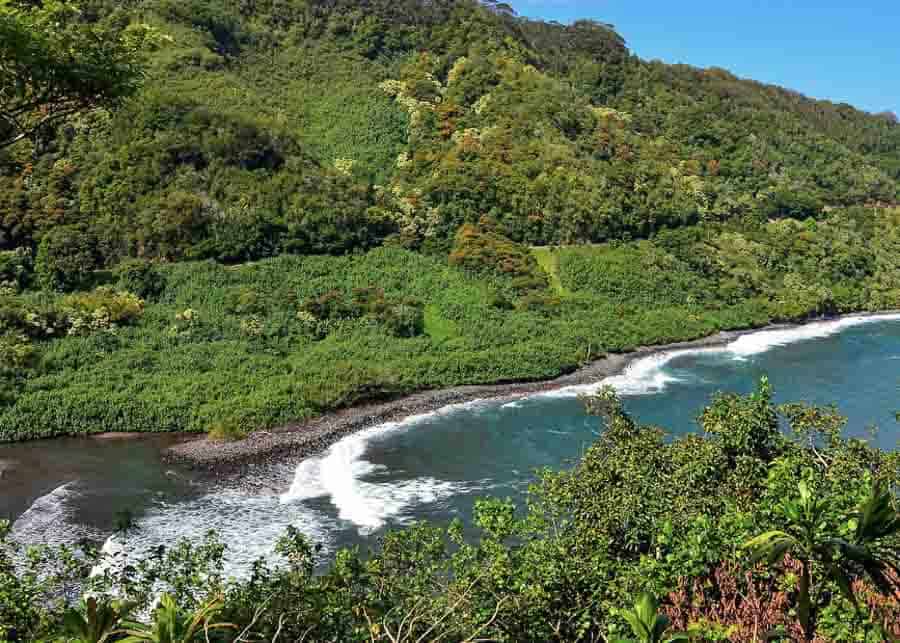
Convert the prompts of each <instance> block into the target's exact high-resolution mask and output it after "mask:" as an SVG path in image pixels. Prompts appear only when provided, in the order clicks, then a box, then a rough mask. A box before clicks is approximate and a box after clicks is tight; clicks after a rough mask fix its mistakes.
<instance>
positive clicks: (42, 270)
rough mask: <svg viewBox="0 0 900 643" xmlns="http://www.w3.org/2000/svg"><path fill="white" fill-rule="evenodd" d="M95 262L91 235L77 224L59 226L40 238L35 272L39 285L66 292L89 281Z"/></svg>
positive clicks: (95, 254) (95, 257)
mask: <svg viewBox="0 0 900 643" xmlns="http://www.w3.org/2000/svg"><path fill="white" fill-rule="evenodd" d="M98 264H99V256H98V252H97V239H96V237H95V236H94V234H93V233H91V232H89V231H88V230H86V229H85V228H82V227H78V226H60V227H57V228H53V229H51V230H49V231H48V232H47V233H46V234H45V235H44V236H43V238H42V239H41V243H40V245H39V246H38V253H37V259H36V261H35V272H36V273H37V278H38V283H39V284H40V285H41V287H42V288H44V289H46V290H59V291H63V292H69V291H72V290H76V289H78V288H82V287H84V286H85V285H87V284H89V283H90V282H91V281H92V279H93V275H92V272H93V271H94V270H95V269H96V268H97V267H98Z"/></svg>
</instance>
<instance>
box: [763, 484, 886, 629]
mask: <svg viewBox="0 0 900 643" xmlns="http://www.w3.org/2000/svg"><path fill="white" fill-rule="evenodd" d="M799 490H800V496H799V498H796V499H785V500H783V501H782V502H781V503H779V505H778V508H777V509H778V513H780V514H781V516H782V517H783V518H784V519H785V521H786V523H787V524H786V527H785V529H784V530H783V531H781V530H775V531H768V532H765V533H763V534H760V535H759V536H757V537H756V538H753V539H752V540H750V541H749V542H747V543H746V544H745V547H746V548H747V549H749V550H750V551H751V554H752V557H753V560H754V561H760V560H765V561H766V562H767V563H768V564H769V565H770V566H774V565H777V564H780V563H781V561H782V560H783V559H784V557H785V556H786V555H790V556H791V557H792V558H793V559H794V560H796V561H798V562H799V563H800V565H801V567H802V568H801V572H800V582H799V587H798V597H797V600H798V605H797V609H798V618H799V620H800V625H801V626H802V628H803V631H804V633H805V634H806V637H807V638H808V639H809V640H812V639H813V637H814V636H815V631H816V608H817V606H816V605H814V604H813V599H812V567H813V565H818V566H820V567H821V568H822V569H823V570H824V576H825V578H828V579H831V580H832V581H834V583H835V584H836V585H837V586H838V587H839V588H840V591H841V593H842V594H843V595H844V597H845V598H846V599H847V600H849V601H850V602H851V603H853V604H854V605H857V599H856V596H855V593H854V590H853V581H854V580H857V579H860V578H867V579H868V580H869V581H871V582H872V584H873V585H874V586H875V588H876V589H877V590H878V591H879V592H881V593H883V594H885V595H891V594H892V593H893V591H896V589H897V583H898V577H900V576H898V575H900V550H898V544H897V543H898V540H897V539H898V537H900V514H898V512H897V510H896V508H895V507H894V505H893V502H894V498H893V494H892V493H891V492H890V491H889V490H887V489H886V488H884V486H882V485H879V484H876V485H875V486H874V487H873V489H872V492H871V495H870V496H869V497H868V498H867V499H866V500H865V501H864V502H863V503H862V504H861V505H860V507H859V509H858V511H857V512H856V514H855V515H854V516H853V519H854V520H855V522H856V529H855V531H854V533H853V536H852V537H851V538H849V539H846V538H841V537H840V536H838V535H836V534H835V533H833V529H832V527H831V524H832V522H831V521H830V520H829V519H828V516H827V514H828V510H829V502H828V499H827V498H817V497H815V496H814V495H813V494H812V492H811V491H810V489H809V487H808V485H807V484H806V483H805V482H801V483H800V484H799Z"/></svg>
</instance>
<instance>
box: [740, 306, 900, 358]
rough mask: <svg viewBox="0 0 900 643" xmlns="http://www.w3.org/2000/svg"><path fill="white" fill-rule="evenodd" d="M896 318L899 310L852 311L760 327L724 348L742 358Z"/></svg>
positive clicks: (895, 319) (899, 315)
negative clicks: (785, 325) (847, 314)
mask: <svg viewBox="0 0 900 643" xmlns="http://www.w3.org/2000/svg"><path fill="white" fill-rule="evenodd" d="M898 320H900V314H897V313H888V314H884V315H854V316H850V317H841V318H840V319H832V320H828V321H820V322H812V323H810V324H804V325H803V326H796V327H793V328H776V329H772V330H761V331H757V332H755V333H748V334H746V335H742V336H741V337H738V338H737V339H736V340H734V341H733V342H731V343H730V344H728V346H727V350H728V352H729V353H732V354H733V355H734V356H735V357H736V358H738V359H742V358H747V357H750V356H753V355H759V354H760V353H765V352H767V351H770V350H772V349H773V348H778V347H780V346H787V345H788V344H796V343H797V342H804V341H809V340H812V339H823V338H825V337H830V336H832V335H836V334H837V333H840V332H841V331H844V330H846V329H848V328H852V327H854V326H861V325H863V324H871V323H874V322H883V321H898Z"/></svg>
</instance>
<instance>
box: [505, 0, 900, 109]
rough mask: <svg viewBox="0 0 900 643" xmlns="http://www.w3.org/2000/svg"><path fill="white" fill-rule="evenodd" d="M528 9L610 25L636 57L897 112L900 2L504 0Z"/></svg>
mask: <svg viewBox="0 0 900 643" xmlns="http://www.w3.org/2000/svg"><path fill="white" fill-rule="evenodd" d="M511 4H512V5H513V6H514V7H515V8H516V10H517V11H518V12H519V13H520V14H522V15H526V16H532V17H540V18H545V19H552V20H558V21H560V22H569V21H572V20H574V19H576V18H595V19H597V20H601V21H603V22H608V23H612V24H613V25H615V26H616V28H617V31H618V32H619V33H621V34H622V35H623V36H624V37H625V39H626V40H627V41H628V45H629V47H630V48H631V49H632V51H634V52H635V53H636V54H637V55H639V56H640V57H641V58H646V59H659V60H664V61H666V62H672V63H675V62H680V63H687V64H690V65H695V66H698V67H710V66H716V67H724V68H725V69H728V70H730V71H732V72H734V73H735V74H737V75H738V76H742V77H746V78H753V79H756V80H760V81H764V82H769V83H775V84H777V85H782V86H784V87H790V88H791V89H796V90H797V91H800V92H802V93H804V94H807V95H809V96H813V97H816V98H827V99H829V100H833V101H835V102H846V103H850V104H851V105H854V106H856V107H859V108H861V109H865V110H868V111H872V112H881V111H885V110H890V111H893V112H896V113H898V114H900V0H842V1H837V0H819V1H818V2H816V1H813V0H718V1H714V0H681V1H678V0H643V1H641V0H512V2H511Z"/></svg>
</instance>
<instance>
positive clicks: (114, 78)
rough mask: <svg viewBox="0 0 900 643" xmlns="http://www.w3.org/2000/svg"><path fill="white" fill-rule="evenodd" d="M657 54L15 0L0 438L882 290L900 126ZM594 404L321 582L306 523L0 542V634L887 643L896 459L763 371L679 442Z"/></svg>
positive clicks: (408, 380) (545, 361)
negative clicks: (465, 528) (238, 570)
mask: <svg viewBox="0 0 900 643" xmlns="http://www.w3.org/2000/svg"><path fill="white" fill-rule="evenodd" d="M639 56H640V52H634V53H633V52H631V51H630V50H629V49H628V47H627V44H626V42H625V40H624V38H623V37H622V35H620V34H618V33H617V32H616V31H615V29H614V28H613V27H612V26H610V25H606V24H602V23H598V22H592V21H580V22H576V23H573V24H570V25H560V24H555V23H545V22H540V21H534V20H526V19H522V18H519V17H517V16H516V15H515V13H514V12H513V10H512V9H511V8H510V7H509V6H507V5H505V4H501V3H497V2H476V1H475V0H365V1H360V0H356V1H351V0H124V1H119V2H112V1H111V0H73V1H72V2H67V1H63V0H43V1H42V2H36V1H32V0H0V101H2V105H0V442H4V441H15V440H26V439H33V438H41V437H52V436H57V435H85V434H94V433H101V432H106V431H144V432H153V431H191V432H208V433H210V434H211V435H212V436H213V437H214V438H215V439H222V440H233V439H240V438H241V437H243V436H244V435H246V434H248V433H250V432H253V431H257V430H261V429H269V428H272V427H278V426H281V425H285V424H288V423H292V422H295V421H298V420H304V419H307V418H311V417H315V416H317V415H321V414H323V413H326V412H329V411H333V410H335V409H338V408H341V407H346V406H349V405H352V404H355V403H358V402H361V401H368V400H375V399H383V398H389V397H396V396H400V395H403V394H405V393H410V392H413V391H417V390H422V389H428V388H440V387H448V386H454V385H460V384H472V383H487V382H510V381H523V380H539V379H546V378H551V377H554V376H556V375H559V374H561V373H565V372H570V371H572V370H574V369H576V368H577V367H579V366H581V365H583V364H585V363H587V362H589V361H590V360H592V359H595V358H598V357H600V356H602V355H604V354H607V353H611V352H621V351H627V350H629V349H633V348H635V347H637V346H640V345H647V344H661V343H666V342H671V341H678V340H686V339H694V338H699V337H703V336H707V335H710V334H712V333H715V332H717V331H720V330H726V329H744V328H750V327H758V326H762V325H765V324H767V323H771V322H781V321H802V320H807V319H809V318H813V317H820V316H824V315H833V314H840V313H847V312H853V311H877V310H887V309H896V308H900V124H898V122H897V119H896V118H895V117H893V116H892V115H889V114H882V115H872V114H867V113H865V112H862V111H859V110H856V109H854V108H852V107H850V106H848V105H836V104H833V103H830V102H827V101H818V100H813V99H809V98H806V97H804V96H801V95H799V94H797V93H796V92H792V91H790V90H787V89H782V88H778V87H773V86H768V85H763V84H760V83H756V82H753V81H749V80H743V79H739V78H736V77H734V76H733V75H732V74H730V73H729V72H727V71H725V70H721V69H706V70H701V69H695V68H691V67H686V66H671V65H665V64H662V63H659V62H648V61H645V60H642V59H641V58H640V57H639ZM588 406H589V410H590V411H591V412H593V413H596V414H597V415H599V416H601V418H602V419H601V422H602V424H601V425H600V426H601V427H602V428H603V429H604V430H603V431H602V432H600V433H599V436H600V437H599V438H598V441H597V443H596V444H595V445H594V446H593V447H592V448H591V449H589V450H588V451H587V452H586V453H585V455H584V457H583V458H582V460H581V461H580V462H579V463H578V464H577V465H576V466H575V467H574V468H573V469H571V470H569V471H564V472H550V471H547V472H543V473H542V474H541V475H540V476H539V478H538V479H537V481H536V483H535V485H534V488H533V489H532V492H531V494H530V495H529V501H528V505H527V506H526V507H513V506H512V505H511V504H510V503H508V502H504V501H500V500H484V501H482V502H480V503H479V504H478V508H477V511H476V522H477V525H476V526H477V527H478V528H479V530H480V533H479V536H478V537H477V538H475V539H469V540H465V539H462V538H461V529H460V527H459V526H458V525H454V526H452V527H451V528H449V529H441V528H438V527H435V526H430V525H417V526H415V527H413V528H411V529H408V530H404V531H400V532H396V533H391V534H389V535H388V536H387V537H386V538H385V539H384V541H383V542H382V543H380V546H379V548H378V549H377V551H374V552H369V553H366V554H363V553H361V552H358V551H342V552H340V553H338V554H337V556H336V558H335V559H334V560H333V561H332V562H331V563H330V564H328V565H326V566H325V569H324V570H323V569H322V566H321V565H320V563H321V560H320V559H319V558H318V554H317V550H316V549H315V547H314V544H312V543H308V542H306V541H305V540H304V539H303V538H302V537H301V536H300V535H299V534H297V533H295V532H291V533H289V534H287V535H286V536H285V539H284V540H283V541H282V543H281V545H280V546H279V553H280V554H281V555H282V561H281V562H282V563H284V564H283V565H281V566H276V565H274V564H273V563H271V562H268V563H267V562H264V561H260V562H259V563H258V564H257V565H256V566H255V567H254V570H253V574H252V575H251V577H250V578H248V579H244V580H242V581H231V580H228V579H225V578H223V577H222V573H223V572H222V566H221V563H222V556H223V548H224V547H225V546H226V545H227V543H226V544H224V545H223V544H222V543H218V542H217V541H216V540H215V538H214V537H211V539H210V541H209V542H207V543H202V544H199V543H193V544H190V543H186V544H184V545H182V546H180V547H178V548H176V549H173V550H171V551H168V552H165V551H161V552H159V553H158V555H157V556H155V557H151V558H149V559H146V560H130V561H128V563H129V564H127V565H125V566H123V567H120V568H118V567H116V568H110V570H109V574H108V575H107V577H105V578H104V577H95V578H94V579H93V580H90V581H88V580H86V576H87V573H88V571H89V570H90V568H91V565H92V564H93V563H94V562H95V561H96V556H97V552H96V551H94V550H93V548H92V547H90V546H88V545H87V544H85V545H84V546H83V547H79V548H76V549H75V550H71V549H62V550H51V549H33V550H31V551H30V553H29V554H28V555H23V552H21V551H16V549H17V545H16V544H15V543H14V542H13V541H12V540H11V539H10V538H8V533H7V527H8V526H7V525H4V524H0V641H7V640H8V641H38V640H40V641H68V642H70V643H74V642H78V643H112V642H114V641H123V640H125V641H129V642H134V641H157V642H160V643H161V642H163V641H166V642H170V643H174V642H175V641H183V642H188V641H235V642H236V641H240V642H242V643H248V642H250V641H373V642H374V641H391V642H399V641H436V640H442V641H476V640H490V641H510V642H514V641H535V642H538V641H592V642H593V641H618V640H630V639H628V638H627V637H631V636H632V635H633V636H634V639H633V640H636V641H641V642H653V643H655V642H657V641H664V640H669V637H672V638H671V640H687V639H682V638H679V636H684V637H688V638H689V639H690V640H694V641H726V640H731V641H747V642H750V641H754V642H755V641H761V640H794V641H812V640H816V641H835V642H838V641H863V642H866V643H869V642H871V643H875V642H876V641H885V640H892V639H890V637H891V636H893V637H897V636H900V630H898V623H900V603H898V596H900V594H898V583H900V576H898V573H897V572H898V569H897V566H898V562H900V561H898V553H897V552H898V547H900V535H898V534H900V517H898V515H897V511H896V504H897V500H896V493H895V490H896V488H897V484H898V482H900V461H898V456H897V455H896V454H893V453H885V452H882V451H880V450H878V449H875V448H873V447H871V446H869V445H868V444H866V443H865V442H863V441H860V440H851V439H844V438H842V437H841V429H842V428H843V421H842V420H841V419H840V418H839V417H838V416H837V415H836V414H835V412H834V411H833V410H832V409H822V408H809V407H806V406H802V405H785V406H780V407H776V406H774V405H773V403H772V392H771V391H770V390H769V388H768V384H767V383H766V382H763V383H762V384H761V385H760V387H759V390H758V391H757V392H756V393H755V394H754V395H751V396H746V397H739V396H734V395H721V396H718V397H717V398H716V399H714V400H713V401H712V403H711V405H710V406H709V408H708V409H707V410H706V411H705V412H704V414H703V416H702V418H701V420H700V426H701V428H702V429H703V432H704V435H703V436H692V437H685V438H680V439H677V440H670V439H668V438H666V437H665V436H664V433H663V432H662V431H661V430H660V429H657V428H655V427H645V426H641V425H639V424H638V423H637V422H636V421H634V420H633V419H632V418H630V417H628V415H627V414H626V413H625V412H624V411H623V409H622V407H621V404H620V403H619V402H618V400H616V399H615V397H614V396H613V395H612V394H611V393H610V392H608V391H607V392H604V393H603V394H602V395H601V396H599V397H598V398H596V399H593V400H591V401H589V402H588ZM123 537H125V538H127V533H126V534H125V535H124V536H123ZM88 585H92V586H93V589H94V590H95V591H94V593H93V594H88V596H90V597H91V598H87V599H85V602H83V604H80V606H78V605H76V604H77V603H78V601H77V600H75V599H76V598H77V596H78V594H79V592H77V591H75V590H76V589H77V590H84V589H86V588H87V586H88ZM110 588H115V590H114V591H113V592H112V594H110ZM158 591H163V592H165V595H164V597H163V599H162V600H161V601H160V603H159V604H158V605H157V606H156V607H155V608H152V609H151V607H152V605H153V598H154V596H155V595H156V594H158ZM110 596H115V597H116V600H112V599H111V598H110ZM655 597H658V598H659V601H660V602H659V603H657V601H656V598H655ZM632 605H633V606H634V607H633V608H632V607H631V606H632ZM144 616H146V617H148V618H144ZM139 617H140V618H139ZM680 633H683V634H680Z"/></svg>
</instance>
